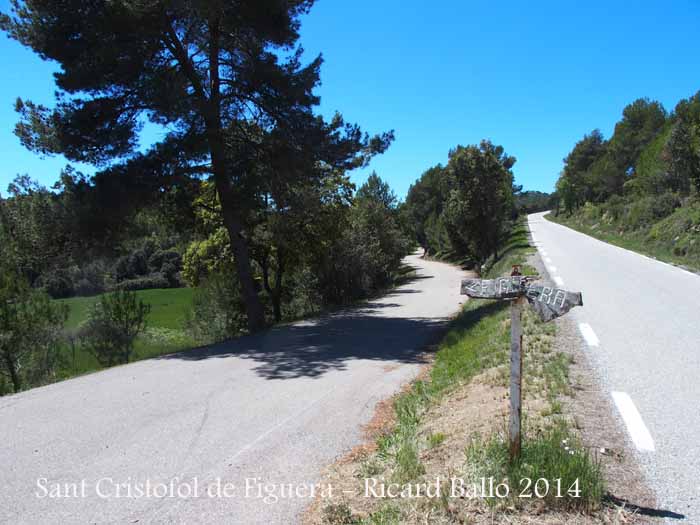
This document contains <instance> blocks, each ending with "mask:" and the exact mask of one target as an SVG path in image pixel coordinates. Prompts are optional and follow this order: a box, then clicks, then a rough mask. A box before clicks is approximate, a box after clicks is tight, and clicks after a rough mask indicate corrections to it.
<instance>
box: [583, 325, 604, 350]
mask: <svg viewBox="0 0 700 525" xmlns="http://www.w3.org/2000/svg"><path fill="white" fill-rule="evenodd" d="M578 329H579V331H580V332H581V335H582V336H583V338H584V339H585V340H586V343H587V344H588V346H600V340H599V339H598V336H597V335H595V332H594V331H593V328H591V325H589V324H588V323H579V324H578Z"/></svg>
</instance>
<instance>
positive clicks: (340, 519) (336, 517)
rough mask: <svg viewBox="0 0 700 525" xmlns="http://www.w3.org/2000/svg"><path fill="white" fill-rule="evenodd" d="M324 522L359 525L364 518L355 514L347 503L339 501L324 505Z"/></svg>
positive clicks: (334, 524)
mask: <svg viewBox="0 0 700 525" xmlns="http://www.w3.org/2000/svg"><path fill="white" fill-rule="evenodd" d="M323 523H324V525H359V524H360V523H362V520H360V518H358V517H357V516H353V514H352V511H351V510H350V507H348V505H347V504H346V503H337V504H334V505H328V506H326V507H324V509H323Z"/></svg>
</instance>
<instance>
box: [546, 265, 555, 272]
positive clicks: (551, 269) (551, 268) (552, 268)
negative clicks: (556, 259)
mask: <svg viewBox="0 0 700 525" xmlns="http://www.w3.org/2000/svg"><path fill="white" fill-rule="evenodd" d="M547 270H549V273H557V267H556V266H547Z"/></svg>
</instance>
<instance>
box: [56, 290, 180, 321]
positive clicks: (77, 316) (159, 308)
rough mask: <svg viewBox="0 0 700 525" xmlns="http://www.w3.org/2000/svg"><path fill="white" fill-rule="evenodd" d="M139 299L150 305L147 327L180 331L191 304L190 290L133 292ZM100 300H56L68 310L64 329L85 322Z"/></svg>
mask: <svg viewBox="0 0 700 525" xmlns="http://www.w3.org/2000/svg"><path fill="white" fill-rule="evenodd" d="M135 293H136V295H137V296H138V298H139V299H141V300H142V301H143V302H144V303H147V304H150V305H151V312H150V313H149V314H148V326H149V327H158V328H169V329H172V330H181V329H182V328H183V326H184V321H185V310H186V309H187V307H188V306H189V305H190V304H191V303H192V294H193V289H192V288H157V289H153V290H139V291H137V292H135ZM99 300H100V296H99V295H95V296H92V297H72V298H70V299H58V300H57V301H58V302H61V303H63V304H67V305H68V308H69V312H68V320H67V321H66V325H65V327H66V328H68V329H72V328H77V327H78V326H79V325H80V323H82V322H83V321H85V320H86V319H87V316H88V312H89V311H90V307H91V306H92V305H93V304H95V303H96V302H98V301H99Z"/></svg>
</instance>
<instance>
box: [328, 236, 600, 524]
mask: <svg viewBox="0 0 700 525" xmlns="http://www.w3.org/2000/svg"><path fill="white" fill-rule="evenodd" d="M533 252H534V248H532V247H531V246H530V244H529V242H528V231H527V228H526V226H525V225H524V224H523V223H521V224H518V225H517V226H516V227H515V228H514V230H513V231H512V234H511V236H510V237H509V239H508V240H507V242H506V243H505V244H504V246H503V247H502V250H501V253H500V256H499V257H498V258H497V259H492V260H490V261H488V262H487V264H486V267H485V269H484V272H483V277H484V278H493V277H497V276H500V275H508V274H509V273H510V270H511V267H512V265H514V264H520V265H522V270H523V273H524V274H525V275H537V272H536V271H535V269H534V268H532V267H531V266H528V265H527V264H526V261H527V257H528V255H530V254H531V253H533ZM508 310H509V309H508V303H507V302H504V301H501V302H496V301H488V300H469V301H467V302H466V303H465V305H464V307H463V309H462V311H461V312H460V314H459V315H458V316H457V317H456V318H455V319H454V320H453V321H452V323H451V325H450V328H449V330H448V332H447V333H446V335H445V336H444V338H443V339H442V341H441V342H440V344H439V345H438V350H437V353H436V355H435V361H434V364H433V367H432V369H431V372H430V376H429V378H428V379H427V380H424V381H416V382H415V383H414V384H413V385H412V388H411V389H409V390H408V391H407V392H405V393H403V394H401V395H400V396H399V397H398V398H397V399H396V400H395V403H394V409H395V412H396V420H397V423H396V425H395V427H394V428H393V429H392V431H390V432H389V433H388V434H386V435H384V436H381V437H380V438H379V439H378V442H377V445H378V451H377V454H376V457H371V458H369V459H367V460H366V463H367V466H366V467H363V469H362V470H365V469H367V470H371V471H375V470H379V469H380V468H383V470H384V471H386V472H387V474H388V475H389V477H390V480H391V481H392V482H396V483H407V482H411V481H414V480H417V479H420V477H421V475H423V474H424V472H425V469H424V467H423V465H422V464H421V459H420V458H421V451H422V450H425V449H430V448H434V447H436V446H438V445H439V444H440V443H442V441H443V440H444V439H445V436H444V434H441V433H437V434H430V435H428V436H427V437H425V436H424V437H421V435H420V425H421V421H422V418H423V416H424V415H425V414H426V412H427V410H428V409H429V408H430V406H431V405H433V404H436V403H439V402H440V400H441V399H442V398H443V397H445V396H448V395H450V392H452V391H454V389H455V388H457V387H459V386H460V385H463V384H465V383H467V382H469V381H470V380H471V379H472V378H473V377H475V376H476V375H478V374H480V373H481V372H483V371H485V370H487V369H491V368H494V367H497V369H498V370H499V371H503V370H505V372H504V374H505V375H504V380H505V381H506V382H507V375H508V374H507V368H508V355H509V354H508V352H509V341H510V333H509V328H508V322H507V319H508V313H509V312H508ZM523 326H524V333H525V337H526V341H527V342H526V345H528V346H527V351H526V353H525V364H524V366H525V370H526V377H525V385H524V389H525V391H526V392H531V393H532V395H535V396H537V395H538V394H539V393H542V395H543V396H545V399H546V400H547V401H548V409H547V414H545V415H546V416H547V420H546V422H545V423H546V424H547V425H549V426H546V427H545V428H538V429H535V430H533V432H532V435H530V434H529V430H528V429H527V425H526V426H525V427H524V428H525V430H524V434H523V435H524V438H523V459H522V461H521V462H520V463H518V464H517V465H510V464H509V463H508V461H507V450H506V448H505V445H504V443H503V439H502V438H501V437H499V436H492V437H491V438H489V439H487V440H483V441H475V442H473V443H472V444H471V445H470V447H469V448H468V451H467V452H468V453H467V460H473V461H474V465H473V468H474V469H478V470H480V471H484V469H485V468H487V469H490V472H493V473H494V474H493V475H495V474H498V473H500V474H502V475H504V476H518V475H525V474H527V475H530V476H531V477H533V478H535V479H537V478H544V477H548V476H549V477H551V478H552V479H556V478H562V482H561V483H562V485H566V483H567V482H568V481H569V479H570V478H571V477H572V476H573V477H576V476H578V477H579V478H580V480H581V481H580V485H581V489H582V491H583V490H585V491H587V492H586V496H585V498H582V499H572V498H571V497H568V496H569V495H568V494H566V490H567V489H568V488H569V486H570V485H571V483H569V485H566V487H565V488H564V489H563V490H564V493H565V494H564V496H565V497H564V498H557V499H556V501H554V500H551V499H546V500H545V502H546V503H547V504H551V505H550V506H555V507H571V508H574V507H575V508H576V509H579V510H581V509H591V508H594V507H595V506H596V505H598V504H599V503H600V498H601V497H602V491H603V481H602V479H603V477H602V474H601V473H600V469H599V468H598V465H597V463H596V462H595V461H593V459H592V458H591V457H590V456H589V455H588V454H587V452H586V451H585V450H584V449H582V448H580V447H579V448H576V449H575V452H574V453H573V454H571V453H570V450H571V447H570V448H569V450H565V449H564V448H562V444H561V441H562V440H564V439H566V440H567V442H569V443H575V438H573V437H572V436H570V434H569V432H568V431H567V430H566V428H565V426H564V423H563V421H564V419H563V417H561V416H559V415H558V414H561V413H562V411H563V407H562V404H561V401H560V400H559V396H561V395H564V394H567V393H568V391H569V383H568V381H569V377H568V376H569V365H570V362H571V361H570V358H569V357H568V356H566V355H564V354H561V353H557V352H554V351H553V350H552V341H553V338H554V335H555V328H554V326H553V325H552V324H551V323H548V324H545V323H542V322H541V321H540V320H539V318H537V317H536V315H535V314H532V313H530V312H528V311H527V310H526V312H525V315H524V318H523ZM528 381H530V383H528ZM562 451H563V452H565V453H566V454H563V453H562ZM504 454H505V456H504ZM482 459H483V461H482ZM555 474H556V475H555ZM513 479H515V478H513ZM572 483H573V482H572ZM399 503H401V501H399ZM334 510H335V511H336V512H338V511H339V510H341V509H339V508H336V509H334ZM342 511H343V512H341V513H340V514H341V515H342V518H348V516H350V519H353V517H352V514H351V513H350V514H346V513H345V512H346V511H347V512H349V509H342ZM375 514H377V518H382V515H383V510H382V511H378V512H377V513H374V514H372V515H370V516H369V517H368V518H367V519H365V520H364V521H362V522H363V523H371V522H373V521H372V520H373V518H374V517H375ZM338 517H340V516H338ZM342 518H341V520H339V521H337V523H340V522H342ZM328 522H329V523H331V522H332V521H331V520H329V521H328Z"/></svg>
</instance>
